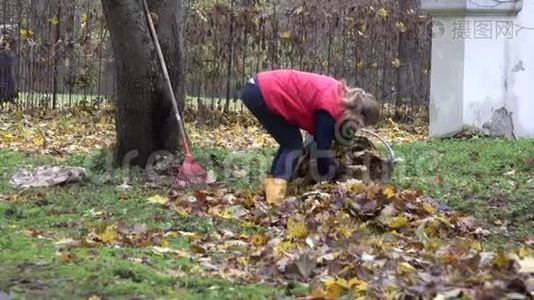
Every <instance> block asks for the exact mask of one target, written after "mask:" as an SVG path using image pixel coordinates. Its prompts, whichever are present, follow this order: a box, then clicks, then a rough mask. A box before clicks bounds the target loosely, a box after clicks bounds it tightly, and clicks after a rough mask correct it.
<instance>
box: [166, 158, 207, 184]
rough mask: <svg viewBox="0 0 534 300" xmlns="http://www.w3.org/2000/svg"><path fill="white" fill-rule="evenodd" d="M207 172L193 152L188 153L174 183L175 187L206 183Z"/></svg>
mask: <svg viewBox="0 0 534 300" xmlns="http://www.w3.org/2000/svg"><path fill="white" fill-rule="evenodd" d="M206 179H207V172H206V170H204V168H202V166H201V165H200V164H198V163H197V162H196V161H195V159H194V158H193V156H192V155H191V154H186V155H185V159H184V162H183V163H182V166H181V167H180V168H179V169H178V174H177V175H176V179H175V181H174V184H173V188H187V187H191V186H194V185H201V184H204V183H206Z"/></svg>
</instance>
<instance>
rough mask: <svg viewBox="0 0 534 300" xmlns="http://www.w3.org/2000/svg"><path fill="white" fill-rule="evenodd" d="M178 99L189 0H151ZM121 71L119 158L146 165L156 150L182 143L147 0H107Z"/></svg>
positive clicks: (171, 148)
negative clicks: (185, 0)
mask: <svg viewBox="0 0 534 300" xmlns="http://www.w3.org/2000/svg"><path fill="white" fill-rule="evenodd" d="M148 2H149V5H150V8H151V11H152V12H156V14H158V15H159V18H157V19H158V37H159V38H160V42H161V46H162V50H163V53H164V55H165V58H166V62H167V67H168V69H169V73H170V76H171V80H172V81H173V82H172V83H173V87H174V88H175V93H176V99H177V101H178V102H179V106H180V107H183V100H184V96H185V89H184V82H185V80H184V65H183V62H184V55H183V53H184V52H183V37H182V20H183V17H182V13H183V1H170V0H149V1H148ZM102 7H103V11H104V15H105V16H106V20H107V25H108V28H109V31H110V35H111V41H112V47H113V52H114V54H115V67H116V77H117V103H116V106H117V115H116V131H117V159H118V162H119V163H122V164H123V165H125V164H128V165H130V166H131V165H135V166H141V167H145V166H146V165H147V162H149V158H150V157H151V155H153V154H154V153H155V152H157V151H160V150H167V151H171V152H175V151H176V150H177V148H178V133H177V132H178V130H177V125H176V120H175V119H174V116H173V113H172V106H171V102H170V97H168V94H167V91H166V90H165V89H164V87H165V86H164V84H163V76H162V74H161V67H160V66H159V63H158V61H157V57H156V51H155V48H154V45H153V42H152V40H151V38H150V33H149V29H148V24H147V21H146V17H145V13H144V10H143V2H142V0H102Z"/></svg>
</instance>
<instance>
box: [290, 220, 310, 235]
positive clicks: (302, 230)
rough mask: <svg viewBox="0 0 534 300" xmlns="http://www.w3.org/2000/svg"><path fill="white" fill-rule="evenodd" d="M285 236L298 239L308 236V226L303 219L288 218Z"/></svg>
mask: <svg viewBox="0 0 534 300" xmlns="http://www.w3.org/2000/svg"><path fill="white" fill-rule="evenodd" d="M287 236H288V238H290V239H300V238H305V237H307V236H308V228H307V227H306V223H304V221H297V220H294V219H289V220H288V221H287Z"/></svg>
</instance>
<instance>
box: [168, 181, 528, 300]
mask: <svg viewBox="0 0 534 300" xmlns="http://www.w3.org/2000/svg"><path fill="white" fill-rule="evenodd" d="M163 202H164V201H162V202H161V203H163ZM164 205H167V206H168V207H169V208H170V209H173V210H175V211H176V212H177V213H179V214H183V215H196V216H209V217H217V218H227V219H235V220H237V221H238V222H241V223H242V224H243V226H253V225H254V226H259V228H263V229H265V231H259V232H258V233H256V234H251V235H242V234H238V233H236V232H231V231H229V230H226V229H221V230H219V231H218V232H214V233H211V234H209V235H206V236H199V235H197V234H188V233H179V234H183V235H185V236H189V237H190V238H191V243H192V247H191V249H190V253H189V254H190V255H191V256H192V257H193V258H194V259H195V260H197V261H198V262H199V263H201V266H202V270H203V271H204V273H205V274H209V275H214V276H221V277H223V278H228V279H234V280H235V279H239V280H244V281H248V282H273V283H284V282H288V281H298V282H306V283H310V284H311V285H312V286H313V287H315V289H314V290H313V292H312V296H313V297H316V298H328V299H335V298H338V297H340V296H344V295H347V296H354V297H356V298H358V297H364V296H365V297H369V298H380V299H393V298H395V297H399V296H423V297H424V298H431V297H436V296H439V297H441V298H439V299H450V298H454V297H460V296H461V295H465V296H467V297H469V298H471V299H481V298H484V297H486V296H491V297H492V299H500V298H502V297H508V298H509V299H528V297H532V296H533V293H534V276H533V275H534V257H533V256H532V252H531V250H530V249H528V248H527V247H526V246H525V247H523V248H521V249H520V250H519V251H518V252H514V253H511V252H510V253H508V252H498V253H491V252H484V251H483V247H482V245H481V243H480V241H481V239H483V237H484V236H485V235H487V234H488V233H489V232H488V230H487V229H483V226H482V225H483V224H481V223H480V222H478V221H477V220H475V219H474V218H472V217H466V216H462V215H460V214H458V213H457V212H455V211H452V210H450V209H448V208H447V207H444V206H441V205H439V204H438V203H437V202H435V201H434V200H432V199H429V198H425V197H424V196H422V195H419V194H418V193H416V192H413V191H398V190H396V189H395V187H393V186H390V185H379V184H369V185H366V184H362V183H360V182H356V181H353V182H346V183H340V184H330V185H321V186H315V187H314V189H312V190H308V191H302V192H301V193H299V195H298V197H292V198H289V199H287V200H286V201H285V202H284V203H283V204H282V205H281V206H280V207H270V206H268V205H267V204H266V203H265V202H264V199H263V197H262V196H261V195H258V194H252V193H250V192H241V193H231V192H230V191H226V190H217V191H197V192H195V193H193V194H189V195H175V197H173V198H172V199H171V200H170V201H169V202H166V203H165V204H164ZM213 253H218V255H216V256H214V255H213Z"/></svg>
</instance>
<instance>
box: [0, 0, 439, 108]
mask: <svg viewBox="0 0 534 300" xmlns="http://www.w3.org/2000/svg"><path fill="white" fill-rule="evenodd" d="M0 2H1V3H0V4H1V5H2V7H1V14H0V19H1V22H0V24H1V26H2V29H3V31H2V34H3V35H4V37H6V38H8V39H10V41H11V42H10V44H11V45H12V50H13V51H14V52H15V53H16V56H17V57H18V83H19V89H20V96H19V100H18V103H19V107H21V108H31V107H36V106H46V107H50V108H59V107H66V106H72V105H76V104H78V103H80V102H83V103H95V104H97V105H98V103H101V102H102V101H105V100H108V99H110V97H112V96H113V94H114V86H115V82H114V79H115V77H114V68H113V55H112V51H111V46H110V42H109V33H108V32H107V30H106V28H105V22H104V19H103V16H102V13H101V10H100V1H89V0H86V1H82V0H0ZM415 2H416V1H414V0H401V1H394V0H361V1H346V0H332V1H323V0H298V1H293V0H291V1H290V0H269V1H265V0H264V1H258V0H256V1H251V0H225V1H223V0H210V1H208V0H189V1H188V6H187V13H186V19H185V21H186V30H185V33H184V34H185V41H186V43H185V44H186V53H187V60H188V61H187V92H188V95H189V99H188V102H189V103H190V104H193V105H192V107H194V109H210V110H220V111H225V110H226V111H227V110H241V109H242V108H243V107H242V105H241V103H240V101H237V99H238V98H239V90H240V88H241V86H242V85H243V83H244V82H245V81H246V80H247V79H248V77H251V76H253V75H254V74H255V73H256V72H258V71H261V70H265V69H274V68H296V69H300V70H305V71H313V72H319V73H323V74H328V75H332V76H334V77H336V78H339V79H345V80H346V81H347V82H348V83H349V84H350V85H353V86H358V87H362V88H364V89H366V90H368V91H370V92H371V93H373V94H374V95H375V96H376V98H377V99H378V100H379V101H381V102H382V103H384V104H387V105H385V106H384V107H386V108H390V109H391V108H393V111H394V112H395V113H397V114H401V115H405V116H406V115H409V114H410V113H415V112H416V111H417V112H420V111H425V110H426V109H427V103H428V95H429V71H430V70H429V67H430V47H431V37H430V25H431V24H430V21H429V20H430V19H429V18H428V17H427V16H425V15H423V14H421V13H420V12H419V11H418V10H417V9H416V7H415Z"/></svg>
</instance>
